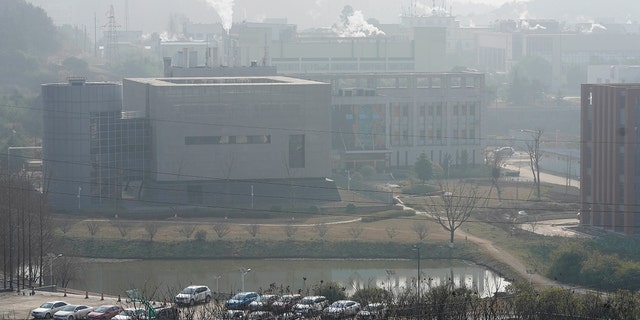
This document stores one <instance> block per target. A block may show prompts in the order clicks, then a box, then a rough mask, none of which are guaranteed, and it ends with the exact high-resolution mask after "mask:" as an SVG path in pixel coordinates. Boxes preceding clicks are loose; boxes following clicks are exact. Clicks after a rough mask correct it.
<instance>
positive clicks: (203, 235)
mask: <svg viewBox="0 0 640 320" xmlns="http://www.w3.org/2000/svg"><path fill="white" fill-rule="evenodd" d="M193 238H194V239H196V240H198V241H205V240H207V231H205V230H198V231H196V234H195V236H194V237H193Z"/></svg>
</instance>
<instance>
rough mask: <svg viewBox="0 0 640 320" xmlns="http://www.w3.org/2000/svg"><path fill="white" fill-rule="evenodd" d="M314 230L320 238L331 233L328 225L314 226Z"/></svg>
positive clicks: (319, 224)
mask: <svg viewBox="0 0 640 320" xmlns="http://www.w3.org/2000/svg"><path fill="white" fill-rule="evenodd" d="M313 230H315V232H316V233H318V236H319V237H320V238H324V237H325V236H326V235H327V233H328V232H329V226H327V224H326V223H317V224H315V225H313Z"/></svg>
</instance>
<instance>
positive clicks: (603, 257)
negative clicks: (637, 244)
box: [547, 239, 640, 291]
mask: <svg viewBox="0 0 640 320" xmlns="http://www.w3.org/2000/svg"><path fill="white" fill-rule="evenodd" d="M599 243H600V240H598V239H596V240H595V241H590V242H586V243H584V244H578V243H567V244H563V245H561V246H559V247H558V248H557V249H556V250H554V251H553V252H552V253H551V255H550V261H551V264H550V266H549V269H548V272H547V275H548V276H549V277H550V278H553V279H555V280H557V281H560V282H563V283H572V284H576V285H580V286H586V287H591V288H598V289H599V290H607V291H612V290H618V289H626V290H637V289H638V288H639V286H640V284H639V283H638V279H640V263H639V262H638V261H637V257H636V258H635V259H625V258H622V257H620V256H619V255H618V254H616V253H614V252H612V251H608V252H607V251H605V250H602V249H603V247H601V245H600V244H599ZM619 250H625V249H624V248H619Z"/></svg>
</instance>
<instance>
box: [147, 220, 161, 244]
mask: <svg viewBox="0 0 640 320" xmlns="http://www.w3.org/2000/svg"><path fill="white" fill-rule="evenodd" d="M159 229H160V226H159V225H158V224H157V223H155V222H148V223H146V224H145V225H144V231H146V232H147V235H149V241H153V238H154V237H155V236H156V234H157V233H158V230H159Z"/></svg>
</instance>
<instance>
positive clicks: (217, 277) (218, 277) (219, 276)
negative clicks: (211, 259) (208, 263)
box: [214, 275, 222, 294]
mask: <svg viewBox="0 0 640 320" xmlns="http://www.w3.org/2000/svg"><path fill="white" fill-rule="evenodd" d="M214 278H215V279H216V294H219V293H220V291H219V287H218V280H220V278H222V276H221V275H217V276H215V277H214Z"/></svg>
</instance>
